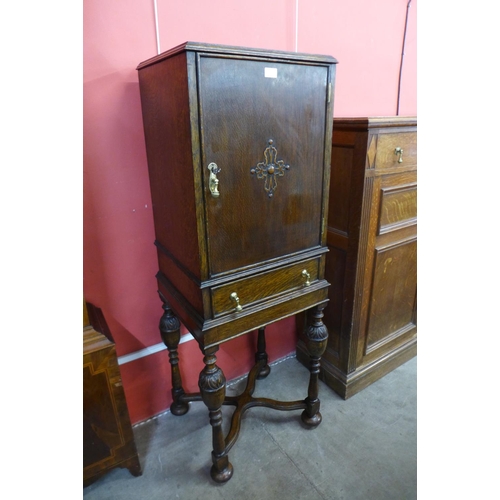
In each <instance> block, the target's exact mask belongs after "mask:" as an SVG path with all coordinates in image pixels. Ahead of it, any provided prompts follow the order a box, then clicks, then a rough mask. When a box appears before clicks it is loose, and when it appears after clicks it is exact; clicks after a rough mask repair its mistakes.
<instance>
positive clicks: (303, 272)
mask: <svg viewBox="0 0 500 500" xmlns="http://www.w3.org/2000/svg"><path fill="white" fill-rule="evenodd" d="M302 277H304V278H305V279H306V281H305V282H304V285H305V286H309V285H310V284H311V282H310V281H309V280H310V279H311V275H310V274H309V273H308V272H307V271H306V270H305V269H304V270H303V271H302Z"/></svg>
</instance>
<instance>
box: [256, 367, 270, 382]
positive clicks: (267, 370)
mask: <svg viewBox="0 0 500 500" xmlns="http://www.w3.org/2000/svg"><path fill="white" fill-rule="evenodd" d="M270 373H271V367H270V366H269V365H265V366H263V367H262V368H261V370H260V372H259V373H258V374H257V380H262V379H263V378H266V377H267V376H268V375H269V374H270Z"/></svg>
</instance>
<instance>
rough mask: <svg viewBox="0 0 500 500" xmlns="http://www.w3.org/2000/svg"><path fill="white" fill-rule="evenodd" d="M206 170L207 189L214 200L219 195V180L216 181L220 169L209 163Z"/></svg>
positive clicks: (215, 164)
mask: <svg viewBox="0 0 500 500" xmlns="http://www.w3.org/2000/svg"><path fill="white" fill-rule="evenodd" d="M208 170H210V177H209V178H208V189H210V193H211V194H212V196H213V197H214V198H218V197H219V195H220V193H219V179H217V174H218V173H219V172H220V168H219V167H218V166H217V163H213V162H212V163H210V164H209V165H208Z"/></svg>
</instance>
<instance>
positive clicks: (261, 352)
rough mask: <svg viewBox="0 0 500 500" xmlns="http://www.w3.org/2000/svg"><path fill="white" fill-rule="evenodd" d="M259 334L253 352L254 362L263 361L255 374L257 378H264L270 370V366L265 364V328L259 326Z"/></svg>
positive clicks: (266, 359) (266, 358)
mask: <svg viewBox="0 0 500 500" xmlns="http://www.w3.org/2000/svg"><path fill="white" fill-rule="evenodd" d="M258 335H259V336H258V337H257V352H256V353H255V362H256V363H258V362H259V361H264V366H263V367H262V369H261V370H260V372H259V374H258V375H257V378H258V379H263V378H266V377H267V376H268V375H269V373H270V372H271V367H270V366H269V365H268V364H267V361H268V357H267V352H266V329H265V327H263V328H259V334H258Z"/></svg>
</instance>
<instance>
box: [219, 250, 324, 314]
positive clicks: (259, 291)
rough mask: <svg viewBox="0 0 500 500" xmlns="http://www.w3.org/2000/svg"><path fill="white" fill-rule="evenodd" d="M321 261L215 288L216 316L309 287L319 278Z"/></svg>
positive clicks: (300, 263)
mask: <svg viewBox="0 0 500 500" xmlns="http://www.w3.org/2000/svg"><path fill="white" fill-rule="evenodd" d="M320 259H321V257H318V258H315V259H311V260H306V261H303V262H299V263H298V264H292V265H290V266H286V267H283V268H280V269H275V270H272V271H267V272H264V273H261V274H258V275H255V276H250V277H248V278H243V279H241V280H236V281H233V282H231V283H226V284H224V285H220V286H215V287H213V288H212V289H211V295H212V308H213V312H214V317H217V316H220V315H222V314H227V313H231V312H239V311H242V310H244V309H245V308H247V307H249V306H250V305H255V304H256V303H258V302H262V301H264V300H267V299H270V298H272V297H276V296H277V295H280V294H282V293H285V292H289V291H292V290H297V289H301V288H306V287H308V286H309V285H310V284H311V283H313V281H315V280H317V279H318V272H319V262H320Z"/></svg>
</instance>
